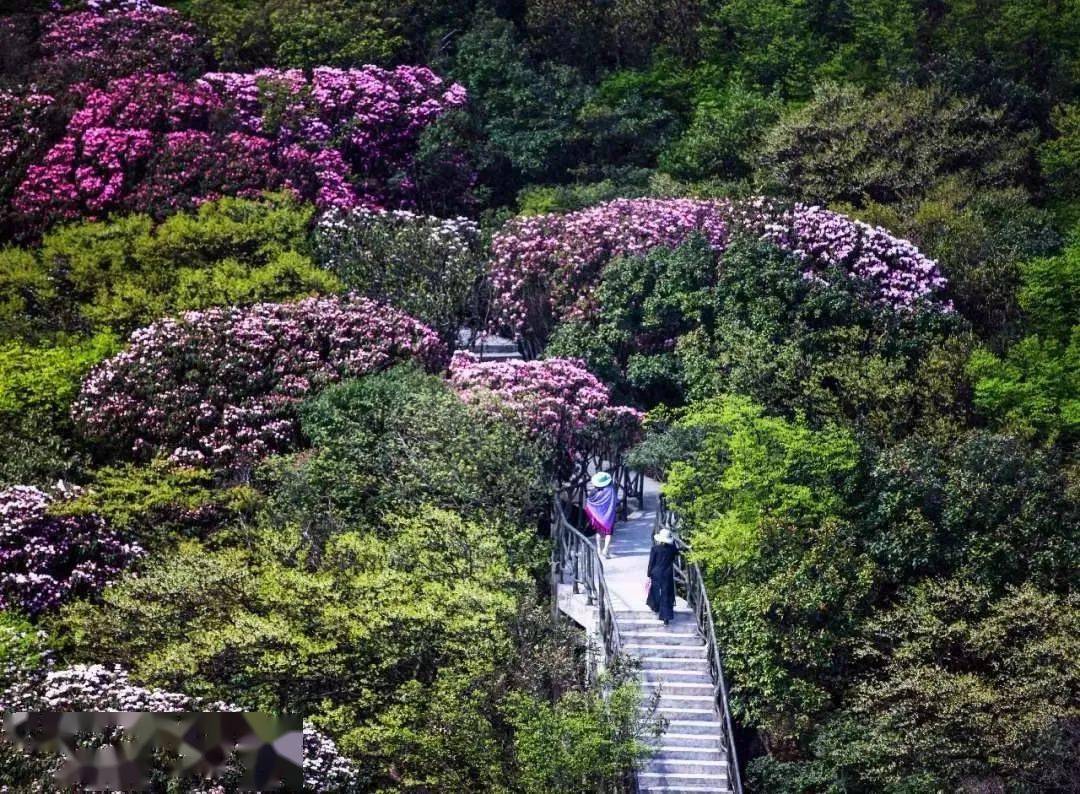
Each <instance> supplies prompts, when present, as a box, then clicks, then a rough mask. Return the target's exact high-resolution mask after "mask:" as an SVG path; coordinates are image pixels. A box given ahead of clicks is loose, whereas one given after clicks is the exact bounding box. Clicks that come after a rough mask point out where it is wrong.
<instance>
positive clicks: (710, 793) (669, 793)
mask: <svg viewBox="0 0 1080 794" xmlns="http://www.w3.org/2000/svg"><path fill="white" fill-rule="evenodd" d="M730 791H731V787H730V786H728V785H719V786H714V785H709V784H705V785H703V786H691V785H689V784H678V783H677V784H675V785H671V786H668V785H662V784H661V785H647V784H641V783H640V782H639V784H638V794H727V793H728V792H730Z"/></svg>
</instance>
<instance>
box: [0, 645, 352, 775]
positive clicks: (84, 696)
mask: <svg viewBox="0 0 1080 794" xmlns="http://www.w3.org/2000/svg"><path fill="white" fill-rule="evenodd" d="M31 678H32V680H27V681H20V682H18V683H17V684H15V685H14V686H12V687H11V688H10V689H8V690H7V691H5V692H3V693H0V710H2V711H125V712H165V713H167V712H173V711H218V712H231V711H244V709H242V708H240V707H239V706H234V705H231V704H229V703H222V702H213V703H206V702H203V701H199V700H196V699H194V698H191V697H188V696H187V695H183V694H179V693H176V692H167V691H164V690H161V689H149V688H146V687H141V686H138V685H137V684H135V683H133V682H132V681H131V678H130V676H129V675H128V673H127V671H125V670H124V669H123V668H121V667H106V666H104V665H100V664H93V665H85V664H77V665H74V666H72V667H69V668H66V669H63V670H51V671H48V672H44V671H39V672H38V673H37V674H36V675H34V676H31ZM303 741H304V789H305V790H306V791H317V792H337V791H343V790H351V788H352V787H354V786H356V785H357V783H358V774H357V770H356V768H355V766H354V765H353V764H352V762H351V761H349V760H348V759H347V758H345V757H344V756H342V755H341V754H340V753H339V752H338V749H337V746H336V745H335V744H334V742H333V740H332V739H330V738H329V737H328V736H325V735H324V734H322V733H320V732H319V731H317V730H315V728H314V727H312V726H311V725H310V724H309V723H307V722H305V723H304V740H303ZM205 791H207V792H214V791H222V792H223V791H224V790H223V789H221V788H220V787H216V788H215V787H210V788H207V789H205Z"/></svg>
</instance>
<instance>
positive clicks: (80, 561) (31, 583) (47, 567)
mask: <svg viewBox="0 0 1080 794" xmlns="http://www.w3.org/2000/svg"><path fill="white" fill-rule="evenodd" d="M51 502H52V499H51V498H50V497H49V496H48V495H47V494H45V493H43V492H42V491H39V490H38V489H37V488H31V487H28V486H15V487H13V488H8V489H7V490H4V491H0V609H12V608H14V609H21V610H22V611H23V612H25V613H26V614H28V615H37V614H40V613H41V612H45V611H47V610H50V609H53V608H55V607H56V606H58V605H59V604H61V603H63V602H64V601H66V600H68V599H69V598H72V597H75V596H87V595H92V594H94V593H97V592H98V591H99V590H101V589H102V588H103V587H104V586H105V585H106V584H108V583H109V582H110V581H111V580H113V579H114V578H116V576H117V575H118V574H119V573H120V572H121V571H122V570H123V569H124V567H125V566H126V565H127V564H128V563H129V562H130V561H131V560H133V559H134V558H136V557H138V556H140V555H142V553H143V550H142V549H141V548H140V547H139V546H138V545H136V544H133V543H125V542H124V541H123V540H122V539H121V538H120V537H119V536H118V535H116V534H115V533H113V532H112V531H110V530H109V528H108V527H107V526H106V525H105V522H104V521H103V520H102V519H100V518H99V517H97V516H53V515H50V514H49V512H48V507H49V504H50V503H51Z"/></svg>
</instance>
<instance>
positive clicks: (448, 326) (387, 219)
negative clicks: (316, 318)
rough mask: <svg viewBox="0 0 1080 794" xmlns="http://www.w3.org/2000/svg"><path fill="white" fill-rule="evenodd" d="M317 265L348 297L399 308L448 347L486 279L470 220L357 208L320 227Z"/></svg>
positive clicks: (476, 231)
mask: <svg viewBox="0 0 1080 794" xmlns="http://www.w3.org/2000/svg"><path fill="white" fill-rule="evenodd" d="M315 247H316V251H317V256H318V259H319V261H320V263H321V264H322V265H323V267H325V268H326V269H327V270H330V271H332V272H333V273H335V274H337V276H338V277H339V278H340V279H341V281H342V283H343V284H344V285H345V287H347V288H348V289H349V290H350V291H352V292H357V293H359V294H361V295H366V296H367V297H369V298H372V299H373V300H376V301H379V302H380V303H388V304H390V305H392V306H397V307H398V308H399V309H402V310H404V311H405V312H407V313H408V314H410V315H412V316H413V317H415V318H416V319H418V320H420V321H421V322H423V323H425V324H426V325H429V326H430V327H431V328H433V329H435V330H436V331H437V332H438V333H439V336H440V337H441V338H442V339H443V341H444V342H445V343H446V344H447V345H448V346H449V347H450V348H453V346H454V344H455V342H456V339H457V335H458V331H459V329H460V328H461V326H462V325H463V323H464V322H465V320H466V317H467V316H468V315H469V313H470V310H471V312H472V314H474V315H475V314H476V308H475V306H474V305H472V304H474V303H475V301H471V300H470V299H471V298H474V297H475V294H476V289H477V285H478V283H479V281H480V279H481V277H482V276H483V272H484V262H483V248H482V244H481V239H480V228H479V227H478V226H477V224H475V223H474V222H472V221H470V220H468V219H467V218H445V219H444V218H435V217H431V216H428V215H417V214H415V213H412V212H406V211H396V212H372V211H370V210H366V209H355V210H352V211H350V212H331V213H328V214H326V215H324V216H323V217H322V218H321V219H320V221H319V225H318V230H317V233H316V237H315Z"/></svg>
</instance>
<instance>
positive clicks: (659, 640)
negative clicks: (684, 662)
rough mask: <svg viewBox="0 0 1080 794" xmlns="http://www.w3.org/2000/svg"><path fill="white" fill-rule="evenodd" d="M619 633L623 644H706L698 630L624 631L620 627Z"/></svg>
mask: <svg viewBox="0 0 1080 794" xmlns="http://www.w3.org/2000/svg"><path fill="white" fill-rule="evenodd" d="M619 634H620V636H621V637H622V641H623V644H626V643H631V642H634V643H655V644H657V645H700V646H702V647H704V646H705V643H704V641H703V640H702V639H701V637H700V636H699V635H698V633H697V632H696V631H664V630H663V628H662V627H661V629H660V630H659V631H657V630H656V629H650V630H647V631H623V630H622V627H621V626H620V627H619Z"/></svg>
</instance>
